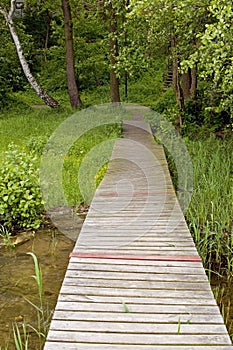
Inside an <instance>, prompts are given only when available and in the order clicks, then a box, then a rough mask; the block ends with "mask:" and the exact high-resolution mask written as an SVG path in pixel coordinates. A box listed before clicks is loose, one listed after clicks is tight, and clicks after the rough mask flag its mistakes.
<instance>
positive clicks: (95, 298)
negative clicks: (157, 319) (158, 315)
mask: <svg viewBox="0 0 233 350" xmlns="http://www.w3.org/2000/svg"><path fill="white" fill-rule="evenodd" d="M122 300H124V303H125V304H126V305H127V304H137V305H138V304H140V303H141V304H143V305H148V304H149V305H151V306H153V305H171V306H172V305H180V306H182V305H189V306H190V305H191V306H213V305H214V306H217V303H216V300H215V299H214V298H213V297H212V296H211V297H209V298H208V299H204V298H198V299H191V298H190V299H184V298H182V299H178V298H169V297H167V298H165V297H164V298H162V297H160V298H153V297H147V298H143V297H129V296H124V299H122V298H120V297H117V296H107V295H104V296H103V295H82V294H62V293H60V294H59V298H58V301H66V302H68V301H71V302H77V301H78V302H90V301H92V302H95V303H105V304H108V303H110V304H113V303H117V304H118V303H119V302H122Z"/></svg>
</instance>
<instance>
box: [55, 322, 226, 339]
mask: <svg viewBox="0 0 233 350" xmlns="http://www.w3.org/2000/svg"><path fill="white" fill-rule="evenodd" d="M51 329H52V330H60V331H62V330H64V331H65V330H68V331H76V330H77V331H78V332H82V331H83V332H96V330H98V332H104V333H107V332H113V331H115V333H126V334H135V333H138V334H147V333H149V334H166V335H167V334H168V333H169V334H177V333H178V325H177V324H174V323H173V324H166V323H163V324H161V323H158V324H155V323H146V324H144V325H143V327H142V325H141V324H137V323H136V324H135V323H125V322H124V323H119V322H90V321H62V320H54V322H53V324H52V327H51ZM179 331H180V334H225V333H226V327H225V325H223V324H221V325H213V324H182V325H180V330H179Z"/></svg>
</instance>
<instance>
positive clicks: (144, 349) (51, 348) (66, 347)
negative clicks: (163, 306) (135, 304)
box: [44, 342, 232, 350]
mask: <svg viewBox="0 0 233 350" xmlns="http://www.w3.org/2000/svg"><path fill="white" fill-rule="evenodd" d="M77 349H78V350H169V347H168V346H166V345H165V346H162V345H152V346H151V345H129V344H127V345H126V344H124V345H123V346H122V345H117V344H111V345H109V344H101V345H99V344H94V343H93V344H90V343H89V344H84V343H79V342H75V343H72V342H62V343H58V342H47V343H46V345H45V347H44V350H77ZM170 349H171V350H232V346H231V345H218V344H215V345H214V347H213V346H209V345H204V346H201V345H188V346H184V345H180V346H179V345H172V346H171V347H170Z"/></svg>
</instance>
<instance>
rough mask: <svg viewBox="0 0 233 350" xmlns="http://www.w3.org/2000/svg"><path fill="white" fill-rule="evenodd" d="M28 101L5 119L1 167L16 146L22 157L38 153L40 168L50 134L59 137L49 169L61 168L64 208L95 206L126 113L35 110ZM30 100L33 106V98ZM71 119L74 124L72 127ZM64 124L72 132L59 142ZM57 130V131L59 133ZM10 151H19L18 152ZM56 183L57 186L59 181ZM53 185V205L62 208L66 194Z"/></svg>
mask: <svg viewBox="0 0 233 350" xmlns="http://www.w3.org/2000/svg"><path fill="white" fill-rule="evenodd" d="M26 99H27V98H26V97H25V96H24V101H23V102H22V104H17V105H16V106H14V107H13V108H11V109H8V110H5V111H3V112H2V113H1V114H0V133H1V137H0V165H1V164H2V166H3V165H4V151H6V150H7V149H9V145H11V144H12V143H13V144H14V145H16V146H17V147H19V150H22V151H23V152H25V151H26V152H28V154H30V152H32V151H33V152H34V153H36V154H37V157H38V167H39V166H40V159H41V156H42V153H43V151H44V147H45V146H46V144H47V143H48V140H49V139H50V137H51V135H55V137H54V138H53V139H52V143H50V146H49V147H50V148H49V151H48V148H47V151H46V152H50V153H49V157H47V163H46V164H44V165H46V167H47V168H49V169H50V170H51V174H52V173H53V172H54V171H55V172H56V171H57V170H59V171H60V168H61V169H62V187H63V189H62V192H63V191H64V193H65V199H66V201H65V203H67V204H68V205H71V206H76V205H79V204H80V203H82V202H86V203H90V201H91V199H92V196H93V194H94V192H95V189H96V186H97V185H98V184H99V183H100V181H101V179H102V178H103V176H104V174H105V171H106V169H107V163H108V159H109V158H110V155H111V152H112V147H113V144H114V140H116V138H118V137H120V134H121V119H122V118H123V116H124V115H125V112H124V111H123V110H120V109H119V110H118V109H117V110H115V109H109V110H108V109H106V108H105V107H104V108H102V109H101V108H100V110H98V109H96V108H91V109H90V110H88V111H87V112H86V111H77V112H76V113H74V110H72V109H71V108H60V109H58V110H51V109H47V108H41V109H40V108H36V109H34V108H30V107H28V106H27V105H26V102H25V101H26ZM29 101H31V100H30V98H29V99H28V102H29ZM22 106H24V108H22ZM121 114H122V116H121ZM72 118H73V119H72ZM111 118H112V119H111ZM69 120H72V124H71V125H69ZM110 120H112V121H110ZM96 121H97V123H96ZM98 121H99V122H98ZM63 122H65V123H68V127H67V126H65V127H63V128H65V129H64V130H63V131H62V133H61V134H60V136H59V137H60V138H59V137H58V138H56V135H57V133H58V134H59V130H60V129H59V127H60V128H61V127H62V125H64V124H63ZM65 125H66V124H65ZM67 128H68V129H67ZM57 130H58V131H57ZM54 131H56V132H55V134H54ZM76 134H77V137H76ZM54 140H55V141H54ZM53 142H55V144H53ZM66 143H67V144H68V148H67V149H66V152H65V154H64V152H63V150H62V147H63V146H64V147H66V146H67V145H66ZM11 149H12V150H14V147H13V148H12V147H11ZM46 152H45V153H44V154H46ZM53 152H55V153H53ZM60 152H63V153H62V156H64V162H63V163H62V164H61V163H60V158H61V153H60ZM56 165H57V167H56ZM58 167H60V168H58ZM79 169H80V171H79ZM51 174H50V175H51ZM51 177H52V175H51ZM80 177H81V180H80ZM52 178H53V180H54V182H55V183H56V178H55V177H52ZM47 179H48V177H47ZM48 181H49V179H48ZM16 182H17V179H16ZM80 183H81V185H82V188H80ZM51 185H52V186H53V187H52V188H53V189H54V190H53V195H54V196H55V198H54V201H52V202H53V205H54V206H62V205H63V204H64V201H63V202H62V201H60V199H61V197H59V196H60V194H61V191H60V192H59V191H58V192H57V191H56V184H54V183H52V184H51V183H49V186H50V187H51ZM18 186H19V184H18ZM1 223H2V222H1Z"/></svg>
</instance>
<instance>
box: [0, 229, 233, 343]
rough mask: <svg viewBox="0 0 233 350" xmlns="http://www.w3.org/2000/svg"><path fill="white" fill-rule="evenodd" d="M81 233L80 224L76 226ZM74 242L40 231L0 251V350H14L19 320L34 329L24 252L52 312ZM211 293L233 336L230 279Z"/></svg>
mask: <svg viewBox="0 0 233 350" xmlns="http://www.w3.org/2000/svg"><path fill="white" fill-rule="evenodd" d="M80 229H81V224H80ZM73 246H74V242H73V241H72V240H71V239H69V238H68V237H66V236H64V235H63V234H61V233H59V231H57V230H42V231H39V232H38V233H37V234H36V235H35V237H34V238H33V239H32V240H30V241H28V242H26V243H24V244H23V245H20V246H17V247H16V248H14V249H9V248H8V249H7V248H1V249H0V349H1V347H2V350H5V347H6V346H8V347H7V350H15V346H14V343H13V334H12V323H14V322H15V321H16V322H17V323H18V324H19V326H20V325H22V322H23V320H25V321H26V322H27V323H29V324H31V325H33V326H35V327H36V326H37V315H36V311H35V308H34V307H33V306H31V305H30V303H29V302H28V301H27V300H26V299H28V300H30V301H31V302H33V303H35V304H37V305H39V298H38V292H37V286H36V282H35V280H34V279H33V277H32V275H34V264H33V259H32V257H31V256H29V255H27V254H26V253H27V252H34V253H35V254H36V255H37V257H38V260H39V263H40V266H41V268H42V271H43V286H44V303H45V305H48V310H49V311H50V312H52V311H53V309H54V307H55V305H56V300H57V297H58V294H59V290H60V287H61V283H62V281H63V278H64V274H65V271H66V268H67V264H68V260H69V254H70V252H71V251H72V249H73ZM211 284H212V289H213V291H214V294H215V296H216V298H217V301H218V304H219V305H220V309H221V311H222V313H223V314H224V318H225V322H226V324H227V326H228V329H229V333H230V334H233V293H232V291H233V279H227V278H224V277H222V278H219V277H217V276H214V277H213V278H212V282H211ZM39 348H40V347H39V344H38V341H37V337H36V336H35V334H34V333H33V332H31V333H30V346H29V349H30V350H39Z"/></svg>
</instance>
